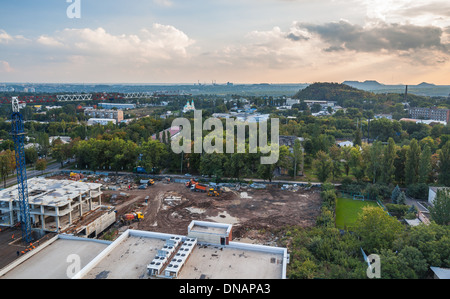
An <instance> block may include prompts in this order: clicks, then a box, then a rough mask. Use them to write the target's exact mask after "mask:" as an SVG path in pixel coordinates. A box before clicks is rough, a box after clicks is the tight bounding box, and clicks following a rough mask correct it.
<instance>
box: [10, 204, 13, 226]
mask: <svg viewBox="0 0 450 299" xmlns="http://www.w3.org/2000/svg"><path fill="white" fill-rule="evenodd" d="M9 222H10V223H9V224H10V225H11V226H14V205H13V202H12V201H10V202H9Z"/></svg>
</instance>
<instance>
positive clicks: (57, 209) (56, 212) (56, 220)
mask: <svg viewBox="0 0 450 299" xmlns="http://www.w3.org/2000/svg"><path fill="white" fill-rule="evenodd" d="M55 214H56V216H55V222H56V231H59V207H55Z"/></svg>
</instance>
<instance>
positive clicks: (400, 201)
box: [397, 191, 406, 205]
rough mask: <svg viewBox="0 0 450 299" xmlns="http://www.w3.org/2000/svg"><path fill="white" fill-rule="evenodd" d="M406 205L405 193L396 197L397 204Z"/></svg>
mask: <svg viewBox="0 0 450 299" xmlns="http://www.w3.org/2000/svg"><path fill="white" fill-rule="evenodd" d="M405 203H406V194H405V192H403V191H402V192H401V193H400V195H399V196H398V197H397V204H399V205H404V204H405Z"/></svg>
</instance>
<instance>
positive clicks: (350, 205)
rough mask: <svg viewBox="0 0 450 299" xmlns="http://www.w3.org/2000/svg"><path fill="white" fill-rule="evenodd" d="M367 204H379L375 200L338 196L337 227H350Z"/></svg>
mask: <svg viewBox="0 0 450 299" xmlns="http://www.w3.org/2000/svg"><path fill="white" fill-rule="evenodd" d="M366 206H375V207H376V206H378V205H377V203H376V202H374V201H361V200H353V199H349V198H338V200H337V203H336V227H337V228H339V229H348V228H350V227H352V226H353V225H354V224H355V221H356V218H357V217H358V214H359V213H360V212H361V211H362V208H363V207H366Z"/></svg>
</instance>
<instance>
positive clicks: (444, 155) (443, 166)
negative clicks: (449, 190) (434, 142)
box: [438, 141, 450, 186]
mask: <svg viewBox="0 0 450 299" xmlns="http://www.w3.org/2000/svg"><path fill="white" fill-rule="evenodd" d="M438 180H439V184H441V185H444V186H450V141H447V142H446V143H445V145H444V146H443V147H442V148H441V150H440V151H439V176H438Z"/></svg>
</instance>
